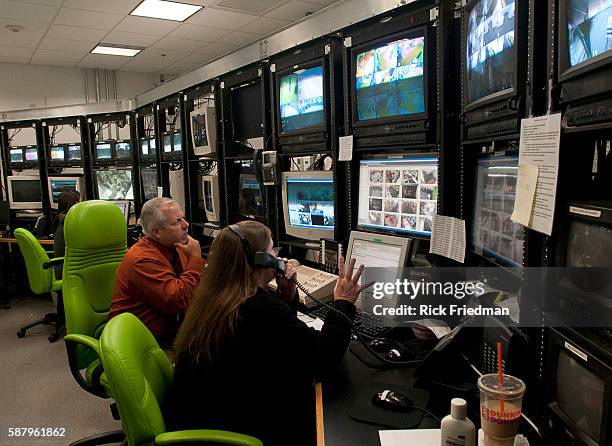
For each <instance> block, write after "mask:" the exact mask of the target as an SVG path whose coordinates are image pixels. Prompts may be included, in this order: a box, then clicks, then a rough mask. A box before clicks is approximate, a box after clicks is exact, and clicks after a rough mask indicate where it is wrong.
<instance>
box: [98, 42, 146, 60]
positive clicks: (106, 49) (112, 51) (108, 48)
mask: <svg viewBox="0 0 612 446" xmlns="http://www.w3.org/2000/svg"><path fill="white" fill-rule="evenodd" d="M141 51H142V48H140V47H130V46H121V45H113V44H111V43H101V44H99V45H98V46H97V47H95V48H94V49H93V50H91V52H92V54H109V55H111V56H127V57H134V56H135V55H136V54H138V53H140V52H141Z"/></svg>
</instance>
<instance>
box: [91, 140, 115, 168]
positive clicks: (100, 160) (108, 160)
mask: <svg viewBox="0 0 612 446" xmlns="http://www.w3.org/2000/svg"><path fill="white" fill-rule="evenodd" d="M99 144H110V146H111V156H110V158H98V145H99ZM114 157H115V141H114V140H113V141H96V142H95V143H94V146H93V159H94V161H95V163H96V164H97V165H100V166H102V165H108V164H113V162H114Z"/></svg>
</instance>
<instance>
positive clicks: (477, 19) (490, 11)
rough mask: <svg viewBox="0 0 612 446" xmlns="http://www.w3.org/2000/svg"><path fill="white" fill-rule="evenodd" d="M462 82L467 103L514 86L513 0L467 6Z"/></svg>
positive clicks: (479, 0) (480, 1)
mask: <svg viewBox="0 0 612 446" xmlns="http://www.w3.org/2000/svg"><path fill="white" fill-rule="evenodd" d="M466 8H467V14H468V22H467V42H466V52H465V57H466V67H467V70H466V82H467V103H468V104H471V103H474V102H476V101H479V100H481V99H484V98H488V97H490V96H492V95H496V94H501V93H502V92H505V91H507V90H509V89H512V88H513V87H514V72H515V63H516V61H515V54H514V53H515V49H514V40H515V29H514V22H515V18H514V14H515V0H506V1H504V2H501V1H500V2H490V1H489V0H473V1H471V2H468V5H467V7H466Z"/></svg>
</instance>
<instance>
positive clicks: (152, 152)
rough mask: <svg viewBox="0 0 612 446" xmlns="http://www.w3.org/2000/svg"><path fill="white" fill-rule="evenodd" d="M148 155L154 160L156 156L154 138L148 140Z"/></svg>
mask: <svg viewBox="0 0 612 446" xmlns="http://www.w3.org/2000/svg"><path fill="white" fill-rule="evenodd" d="M149 155H151V156H152V157H154V158H155V157H156V156H157V142H156V141H155V137H153V138H149Z"/></svg>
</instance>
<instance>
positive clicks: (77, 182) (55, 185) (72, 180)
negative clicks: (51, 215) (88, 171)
mask: <svg viewBox="0 0 612 446" xmlns="http://www.w3.org/2000/svg"><path fill="white" fill-rule="evenodd" d="M47 183H48V185H49V200H50V202H51V207H52V208H53V209H57V207H58V203H59V197H60V195H61V193H62V192H63V191H65V190H75V191H77V192H81V191H82V188H83V178H82V177H49V178H47Z"/></svg>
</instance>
